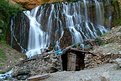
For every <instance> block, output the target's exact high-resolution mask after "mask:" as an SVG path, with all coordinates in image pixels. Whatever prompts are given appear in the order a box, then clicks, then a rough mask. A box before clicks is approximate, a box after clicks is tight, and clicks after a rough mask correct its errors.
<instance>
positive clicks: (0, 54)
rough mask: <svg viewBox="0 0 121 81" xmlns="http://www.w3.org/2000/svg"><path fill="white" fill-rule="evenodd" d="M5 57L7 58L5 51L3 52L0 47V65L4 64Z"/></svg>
mask: <svg viewBox="0 0 121 81" xmlns="http://www.w3.org/2000/svg"><path fill="white" fill-rule="evenodd" d="M6 59H7V57H6V55H5V53H4V52H3V50H2V49H0V66H3V65H4V64H5V62H6Z"/></svg>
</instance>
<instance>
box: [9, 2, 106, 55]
mask: <svg viewBox="0 0 121 81" xmlns="http://www.w3.org/2000/svg"><path fill="white" fill-rule="evenodd" d="M91 6H94V7H91ZM91 9H92V10H93V13H92V12H89V11H90V10H91ZM23 13H24V14H25V16H26V17H27V18H28V20H29V31H28V34H29V35H28V46H27V48H25V49H26V50H27V51H26V55H27V57H32V56H34V55H36V54H41V53H42V52H44V51H45V50H46V49H48V48H49V47H50V46H53V48H55V49H56V50H58V49H61V48H63V47H61V44H62V43H61V41H63V38H65V39H66V38H68V37H69V36H70V37H71V39H69V40H72V42H71V44H80V45H83V42H84V41H85V40H87V39H95V38H96V37H98V36H100V35H102V34H104V33H105V32H107V29H106V27H105V23H104V19H105V16H104V13H105V11H104V5H103V2H102V1H98V0H94V1H92V2H91V3H90V1H88V0H82V1H77V2H61V3H60V2H59V3H53V4H44V5H42V6H38V7H36V8H34V9H32V10H31V11H23ZM92 16H93V17H92ZM12 24H13V22H12ZM21 26H23V27H24V26H25V25H21ZM12 27H13V26H12ZM11 29H12V28H11ZM65 29H66V30H68V32H69V33H70V35H68V36H67V37H64V34H65V33H66V32H67V31H65ZM11 40H13V39H11ZM20 40H21V39H20ZM69 40H66V41H69ZM26 41H27V40H26Z"/></svg>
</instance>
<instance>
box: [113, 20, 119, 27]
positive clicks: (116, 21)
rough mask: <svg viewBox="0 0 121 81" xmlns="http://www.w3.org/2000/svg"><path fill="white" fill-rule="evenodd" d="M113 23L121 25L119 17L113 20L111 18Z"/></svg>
mask: <svg viewBox="0 0 121 81" xmlns="http://www.w3.org/2000/svg"><path fill="white" fill-rule="evenodd" d="M113 24H114V25H118V26H119V25H121V19H115V20H113Z"/></svg>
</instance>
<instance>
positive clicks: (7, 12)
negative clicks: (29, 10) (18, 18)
mask: <svg viewBox="0 0 121 81" xmlns="http://www.w3.org/2000/svg"><path fill="white" fill-rule="evenodd" d="M20 10H21V9H20V6H19V5H12V4H10V3H9V1H8V0H0V29H2V31H3V33H2V34H0V40H5V37H6V32H7V30H8V28H9V21H10V17H11V16H13V15H16V13H17V12H18V11H20Z"/></svg>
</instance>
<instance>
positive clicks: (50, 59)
mask: <svg viewBox="0 0 121 81" xmlns="http://www.w3.org/2000/svg"><path fill="white" fill-rule="evenodd" d="M0 49H2V50H4V52H5V54H6V56H7V63H6V65H4V66H0V67H1V68H0V70H4V69H5V68H6V67H8V66H11V67H13V66H14V70H13V76H14V77H16V78H17V79H22V78H23V79H24V78H27V77H29V76H33V75H37V74H46V73H50V74H49V75H50V77H49V78H47V79H45V80H42V81H91V80H92V81H100V80H101V79H103V77H105V78H107V79H110V80H107V81H121V78H120V76H121V26H119V27H115V28H113V29H112V30H111V31H110V32H108V33H107V34H105V35H103V36H102V37H100V38H98V41H97V39H96V43H95V45H93V47H92V49H91V50H90V52H91V53H93V54H95V55H91V54H87V55H86V56H85V69H84V70H81V71H62V72H56V71H59V70H60V69H61V65H60V62H59V61H58V60H59V58H57V57H56V56H55V55H54V54H53V55H45V56H39V57H36V58H32V59H26V60H24V61H21V62H18V61H20V60H22V59H24V58H22V57H21V54H20V53H18V52H16V51H15V50H14V51H12V49H11V48H7V47H4V46H2V45H1V44H0ZM11 53H12V56H11V55H10V54H11ZM19 55H20V56H19ZM15 58H16V59H18V60H17V62H18V63H17V64H16V63H14V61H15V60H16V59H15ZM0 63H1V62H0ZM15 64H16V65H15ZM57 66H58V67H57ZM51 72H56V73H51ZM23 74H25V75H24V76H23ZM26 74H29V76H26ZM21 75H22V77H21ZM89 79H91V80H89ZM10 81H12V80H10ZM13 81H15V79H14V80H13ZM16 81H18V80H16Z"/></svg>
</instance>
